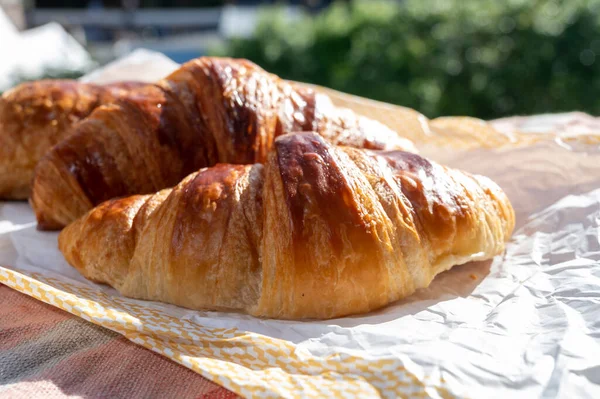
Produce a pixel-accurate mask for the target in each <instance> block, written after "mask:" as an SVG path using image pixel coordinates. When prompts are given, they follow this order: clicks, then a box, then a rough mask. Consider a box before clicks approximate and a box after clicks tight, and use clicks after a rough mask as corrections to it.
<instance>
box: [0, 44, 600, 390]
mask: <svg viewBox="0 0 600 399" xmlns="http://www.w3.org/2000/svg"><path fill="white" fill-rule="evenodd" d="M175 67H176V64H174V63H172V62H171V61H169V60H168V59H165V58H164V57H162V56H160V55H157V54H151V53H147V52H144V53H142V54H141V55H140V54H138V55H134V56H133V57H129V58H127V59H125V60H123V61H122V62H118V63H116V64H113V65H111V66H109V67H108V68H106V69H103V70H101V71H98V72H97V73H96V74H94V75H92V76H91V77H90V78H88V80H96V81H102V82H105V81H110V80H113V79H120V78H121V77H123V76H124V77H125V78H134V77H136V76H138V77H142V78H143V79H144V80H148V81H152V80H155V79H157V78H159V77H161V76H163V75H165V74H167V73H169V72H171V71H172V70H173V69H174V68H175ZM121 72H123V74H121ZM561 117H562V118H564V115H563V116H561ZM548 118H552V116H551V115H549V116H544V118H543V121H544V124H543V125H544V126H541V127H540V129H537V130H536V131H540V130H544V129H546V130H547V128H548V126H552V124H551V123H550V124H549V123H548ZM534 130H535V129H534ZM421 151H422V152H423V153H424V154H425V155H427V156H430V157H431V158H432V159H435V160H436V161H439V162H442V163H445V164H448V165H450V166H453V167H457V168H461V169H464V170H467V171H470V172H474V173H481V174H484V175H487V176H489V177H490V178H492V179H493V180H495V181H496V182H497V183H498V184H499V185H500V186H502V187H503V189H504V190H505V191H506V193H507V194H508V196H509V197H510V199H511V201H512V203H513V206H514V208H515V211H516V214H517V228H516V231H515V233H514V236H513V238H512V240H511V241H510V243H509V244H508V246H507V249H506V253H505V254H504V255H503V256H501V257H497V258H495V259H493V260H490V261H487V262H478V263H470V264H467V265H463V266H459V267H455V268H453V269H452V270H450V271H449V272H446V273H443V274H442V275H440V276H438V278H436V279H435V281H434V282H433V283H432V285H431V286H430V287H429V288H428V289H425V290H421V291H419V292H417V293H416V294H415V295H413V296H411V297H410V298H408V299H406V300H404V301H402V302H399V303H396V304H394V305H392V306H389V307H387V308H385V309H383V310H381V311H378V312H375V313H371V314H367V315H362V316H356V317H349V318H343V319H339V320H329V321H321V322H292V321H275V320H258V319H255V318H252V317H249V316H243V315H236V314H222V313H213V312H194V311H189V310H185V309H181V308H177V307H174V306H170V305H164V304H158V303H152V302H147V304H148V306H155V307H160V308H163V309H167V310H168V311H169V312H170V313H171V314H173V315H176V316H178V317H185V318H187V319H189V320H191V321H194V322H197V323H199V324H201V325H204V326H209V327H219V328H223V327H235V328H238V329H241V330H247V331H252V332H256V333H260V334H264V335H268V336H271V337H275V338H281V339H286V340H289V341H292V342H294V343H296V344H297V345H298V346H300V347H302V348H304V349H306V350H308V351H310V352H311V353H313V354H314V355H317V356H326V355H329V354H333V353H350V354H357V353H360V354H361V355H364V356H367V357H390V356H392V357H395V358H398V359H401V360H402V362H403V363H404V365H405V367H406V369H408V370H410V371H411V372H412V373H414V374H415V375H428V376H438V377H441V378H442V379H443V380H444V381H445V383H446V385H447V387H448V390H449V392H450V393H451V394H454V395H456V396H459V397H464V396H468V397H472V398H480V397H482V398H490V397H502V398H506V397H510V398H534V397H539V398H554V397H565V398H584V397H588V398H600V148H599V147H598V146H597V145H592V144H579V143H577V142H576V141H568V142H563V141H561V140H559V139H557V140H555V141H541V142H539V143H536V144H533V145H530V146H527V147H522V148H511V149H475V150H469V151H461V150H456V149H448V148H421ZM56 238H57V234H56V233H47V232H46V233H42V232H38V231H37V230H36V229H35V218H34V216H33V213H32V211H31V209H30V208H29V206H28V205H27V204H26V203H8V202H5V203H1V202H0V264H2V265H6V266H8V267H11V268H14V269H16V270H28V271H36V272H42V273H45V274H46V275H50V276H54V277H58V278H60V279H63V280H77V281H80V282H84V283H86V284H88V285H90V286H93V287H95V288H96V289H100V290H104V291H105V292H107V293H109V294H111V295H118V293H116V291H114V290H112V289H110V288H107V287H104V286H99V285H95V284H93V283H90V282H87V281H86V280H85V279H84V278H83V277H81V276H80V275H79V274H78V273H77V272H76V271H75V270H73V269H72V268H70V267H69V266H68V265H67V264H66V262H65V261H64V259H63V257H62V255H61V254H60V252H59V251H58V249H57V244H56Z"/></svg>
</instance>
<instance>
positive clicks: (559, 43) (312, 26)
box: [0, 0, 600, 119]
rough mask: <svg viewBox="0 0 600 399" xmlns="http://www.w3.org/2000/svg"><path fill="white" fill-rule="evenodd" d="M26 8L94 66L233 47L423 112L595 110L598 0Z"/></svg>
mask: <svg viewBox="0 0 600 399" xmlns="http://www.w3.org/2000/svg"><path fill="white" fill-rule="evenodd" d="M1 1H2V0H0V4H2V3H1ZM4 1H6V0H4ZM13 1H16V0H13ZM24 16H25V18H24V19H25V24H26V25H27V27H32V26H37V25H40V24H43V23H47V22H50V21H58V22H59V23H61V25H62V26H64V27H65V28H66V29H68V30H69V32H72V33H73V32H75V33H73V35H74V36H75V37H78V36H77V33H76V32H79V33H78V34H79V37H80V41H83V42H85V46H86V48H87V49H88V51H90V53H91V54H92V56H93V57H94V58H95V59H97V60H99V62H100V63H103V62H106V61H107V60H109V59H111V58H114V57H116V56H121V55H123V54H125V53H127V52H129V51H131V50H133V49H135V48H149V49H153V50H157V51H161V52H163V53H164V54H166V55H168V56H169V57H171V58H172V59H174V60H175V61H177V62H184V61H186V60H188V59H191V58H194V57H197V56H200V55H205V54H216V55H228V56H233V57H243V58H248V59H250V60H252V61H254V62H256V63H258V64H259V65H261V66H263V67H264V68H265V69H267V70H269V71H270V72H273V73H276V74H278V75H280V76H282V77H284V78H288V79H293V80H299V81H304V82H310V83H316V84H320V85H324V86H328V87H332V88H334V89H338V90H342V91H345V92H348V93H353V94H357V95H361V96H365V97H369V98H373V99H377V100H381V101H386V102H390V103H394V104H400V105H404V106H408V107H412V108H415V109H417V110H419V111H421V112H423V113H424V114H426V115H427V116H429V117H436V116H440V115H470V116H475V117H479V118H484V119H492V118H498V117H502V116H508V115H516V114H535V113H545V112H562V111H571V110H579V111H585V112H588V113H591V114H594V115H600V95H599V94H600V0H562V1H561V0H506V1H494V0H443V1H442V0H402V1H377V0H375V1H367V0H363V1H361V0H353V1H319V0H312V1H216V0H215V1H200V0H195V1H194V0H179V1H165V0H138V1H135V0H124V1H119V0H103V1H101V0H91V1H88V0H73V1H61V2H58V1H51V0H38V1H36V2H35V4H29V5H26V6H25V7H24ZM78 29H79V31H78ZM0 40H1V39H0Z"/></svg>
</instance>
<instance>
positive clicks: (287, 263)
mask: <svg viewBox="0 0 600 399" xmlns="http://www.w3.org/2000/svg"><path fill="white" fill-rule="evenodd" d="M513 227H514V213H513V209H512V207H511V204H510V202H509V200H508V198H507V197H506V195H505V194H504V192H503V191H502V190H501V189H500V188H499V187H498V186H497V185H496V184H495V183H493V182H492V181H491V180H489V179H488V178H485V177H482V176H477V175H470V174H467V173H464V172H460V171H458V170H453V169H449V168H446V167H443V166H440V165H438V164H435V163H433V162H430V161H428V160H426V159H424V158H422V157H420V156H419V155H416V154H412V153H408V152H402V151H369V150H359V149H354V148H350V147H336V146H333V145H332V144H330V143H329V142H327V141H325V140H324V139H323V138H322V137H321V136H319V135H317V134H314V133H300V134H289V135H285V136H281V137H279V138H278V139H276V140H275V144H274V148H273V150H272V151H271V152H270V154H269V156H268V161H267V163H266V165H264V166H263V165H260V164H255V165H231V164H219V165H217V166H214V167H212V168H206V169H202V170H200V171H199V172H196V173H192V174H191V175H189V176H188V177H186V178H185V179H184V180H183V181H182V182H181V183H179V184H178V185H177V186H176V187H174V188H173V189H165V190H162V191H159V192H158V193H156V194H153V195H137V196H132V197H128V198H123V199H114V200H111V201H108V202H105V203H103V204H101V205H100V206H98V207H96V208H95V209H93V210H91V211H90V212H89V213H87V214H86V215H85V216H83V217H82V218H80V219H78V220H77V221H75V222H74V223H72V224H71V225H69V226H68V227H67V228H65V229H64V230H63V231H62V232H61V234H60V235H59V248H60V250H61V251H62V253H63V254H64V256H65V257H66V259H67V261H68V262H69V263H70V264H71V265H73V266H74V267H75V268H76V269H78V270H79V271H80V272H81V273H82V274H83V275H84V276H85V277H86V278H88V279H90V280H93V281H96V282H99V283H106V284H109V285H111V286H113V287H115V288H116V289H117V290H119V291H120V292H121V293H122V294H123V295H125V296H129V297H133V298H139V299H147V300H157V301H163V302H168V303H172V304H175V305H179V306H184V307H187V308H191V309H204V310H232V311H239V312H246V313H249V314H251V315H254V316H262V317H270V318H283V319H301V318H318V319H325V318H333V317H339V316H344V315H349V314H355V313H362V312H368V311H370V310H373V309H377V308H379V307H382V306H384V305H386V304H389V303H390V302H393V301H396V300H398V299H400V298H403V297H406V296H407V295H410V294H411V293H413V292H414V291H415V290H416V289H418V288H422V287H426V286H428V285H429V284H430V283H431V281H432V280H433V278H434V277H435V275H437V274H438V273H440V272H442V271H444V270H447V269H449V268H450V267H452V266H453V265H458V264H461V263H465V262H468V261H471V260H481V259H487V258H490V257H493V256H494V255H497V254H499V253H501V252H502V251H503V249H504V243H505V242H506V241H507V240H508V238H509V236H510V234H511V232H512V230H513Z"/></svg>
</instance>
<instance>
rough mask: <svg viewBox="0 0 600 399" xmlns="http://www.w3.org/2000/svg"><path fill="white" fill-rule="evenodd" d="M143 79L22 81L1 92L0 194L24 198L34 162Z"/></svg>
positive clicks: (1, 195) (3, 196) (11, 197)
mask: <svg viewBox="0 0 600 399" xmlns="http://www.w3.org/2000/svg"><path fill="white" fill-rule="evenodd" d="M141 85H142V83H133V82H123V83H116V84H111V85H106V86H98V85H93V84H85V83H79V82H77V81H73V80H42V81H38V82H31V83H23V84H21V85H19V86H17V87H15V88H14V89H12V90H9V91H8V92H6V93H4V95H3V96H2V97H0V199H27V197H28V196H29V193H30V185H31V179H32V178H33V171H34V168H35V165H36V164H37V162H38V161H39V160H40V158H41V157H42V156H43V155H44V154H45V153H46V151H48V150H49V149H50V148H51V147H52V146H53V145H55V144H56V143H58V142H59V141H61V140H62V139H64V138H65V137H67V136H68V135H69V134H70V133H71V126H72V125H73V124H75V123H76V122H78V121H80V120H81V119H83V118H85V117H86V116H88V115H89V114H90V113H91V112H92V111H93V110H94V109H95V108H96V107H98V106H99V105H100V104H107V103H110V102H113V101H115V99H117V98H120V97H122V96H125V95H127V93H129V92H130V91H131V90H132V89H134V88H136V87H139V86H141Z"/></svg>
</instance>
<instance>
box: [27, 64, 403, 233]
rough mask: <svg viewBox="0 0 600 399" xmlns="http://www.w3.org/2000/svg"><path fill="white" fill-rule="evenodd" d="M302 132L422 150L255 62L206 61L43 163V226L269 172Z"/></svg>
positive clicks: (35, 196) (126, 103) (84, 128)
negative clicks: (235, 173) (249, 168)
mask: <svg viewBox="0 0 600 399" xmlns="http://www.w3.org/2000/svg"><path fill="white" fill-rule="evenodd" d="M297 130H314V131H317V132H318V133H319V134H321V135H323V136H324V137H326V138H327V139H328V140H331V141H332V142H333V143H336V144H344V145H349V146H355V147H364V148H373V149H394V148H397V149H411V150H414V148H413V147H412V143H411V142H410V141H408V140H406V139H403V138H401V137H399V136H398V135H397V134H396V133H395V132H393V131H391V130H390V129H389V128H387V127H385V126H384V125H383V124H381V123H379V122H375V121H372V120H369V119H367V118H365V117H359V116H357V115H355V114H354V113H353V112H352V111H349V110H345V109H337V108H335V107H334V106H333V104H332V102H331V101H330V99H329V98H328V97H327V96H325V95H319V94H316V93H315V92H314V91H313V90H309V89H305V88H302V87H297V86H295V85H293V84H291V83H288V82H285V81H282V80H281V79H279V78H277V77H276V76H275V75H272V74H269V73H267V72H265V71H264V70H262V69H261V68H259V67H258V66H256V65H255V64H253V63H251V62H249V61H245V60H235V59H229V58H200V59H197V60H193V61H190V62H188V63H187V64H185V65H183V66H182V67H181V68H180V69H179V70H177V71H175V72H174V73H173V74H171V75H170V76H168V77H167V78H165V79H164V80H162V81H161V82H159V83H158V84H157V85H155V86H147V87H145V88H143V89H140V90H137V91H136V92H135V93H134V94H130V95H129V96H127V98H124V99H120V100H119V101H116V102H115V104H112V105H107V106H103V107H100V108H98V109H96V110H95V111H94V112H93V113H92V114H91V115H90V116H89V117H88V118H87V119H85V120H84V121H82V122H81V123H79V124H78V125H77V126H76V128H75V133H74V134H73V135H72V136H70V137H69V138H67V139H66V140H64V141H62V142H61V143H59V144H58V145H57V146H56V147H54V148H53V149H52V150H51V151H50V152H49V153H48V154H47V155H46V156H45V157H44V159H42V161H40V164H39V166H38V167H37V170H36V173H35V177H34V182H33V192H32V197H31V204H32V206H33V208H34V210H35V212H36V216H37V220H38V227H39V228H41V229H60V228H62V227H64V226H65V225H67V224H68V223H70V222H72V221H73V220H75V219H76V218H77V217H79V216H81V215H83V214H84V213H85V212H87V211H88V210H89V209H91V208H92V207H93V206H95V205H97V204H99V203H101V202H103V201H105V200H108V199H110V198H114V197H119V196H126V195H131V194H145V193H151V192H155V191H157V190H160V189H163V188H166V187H172V186H174V185H175V184H177V183H178V182H179V181H180V180H181V179H183V178H184V177H185V176H187V175H188V174H190V173H192V172H193V171H196V170H198V169H199V168H202V167H206V166H212V165H214V164H216V163H218V162H224V163H235V164H252V163H255V162H257V163H263V162H264V161H265V160H266V154H267V152H268V151H269V149H270V148H271V146H272V143H273V139H274V137H276V136H279V135H281V134H283V133H287V132H291V131H297Z"/></svg>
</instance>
